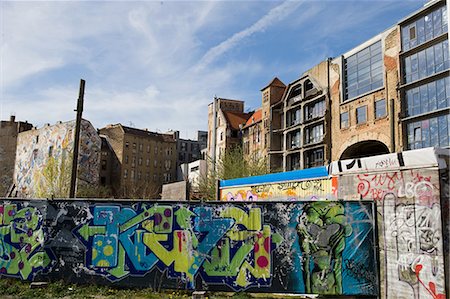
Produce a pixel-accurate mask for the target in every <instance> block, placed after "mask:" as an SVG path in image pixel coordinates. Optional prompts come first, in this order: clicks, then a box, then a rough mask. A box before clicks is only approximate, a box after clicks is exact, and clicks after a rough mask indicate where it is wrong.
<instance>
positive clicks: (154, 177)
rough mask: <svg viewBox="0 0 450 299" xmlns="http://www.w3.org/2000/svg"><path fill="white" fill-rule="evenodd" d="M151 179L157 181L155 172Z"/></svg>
mask: <svg viewBox="0 0 450 299" xmlns="http://www.w3.org/2000/svg"><path fill="white" fill-rule="evenodd" d="M153 181H154V182H156V181H158V176H157V175H156V174H154V175H153Z"/></svg>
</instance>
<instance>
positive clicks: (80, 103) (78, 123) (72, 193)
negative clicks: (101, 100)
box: [69, 79, 86, 198]
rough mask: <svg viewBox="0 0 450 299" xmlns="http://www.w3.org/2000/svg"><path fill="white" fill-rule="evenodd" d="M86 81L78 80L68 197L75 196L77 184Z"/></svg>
mask: <svg viewBox="0 0 450 299" xmlns="http://www.w3.org/2000/svg"><path fill="white" fill-rule="evenodd" d="M85 83H86V81H84V80H83V79H81V80H80V92H79V94H78V103H77V109H76V110H74V111H76V112H77V120H76V123H75V138H74V139H75V140H74V142H73V157H72V176H71V177H70V193H69V198H75V192H76V185H77V171H78V148H79V147H80V130H81V117H82V114H83V102H84V85H85Z"/></svg>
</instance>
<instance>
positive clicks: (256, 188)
mask: <svg viewBox="0 0 450 299" xmlns="http://www.w3.org/2000/svg"><path fill="white" fill-rule="evenodd" d="M336 191H337V179H336V178H326V179H311V180H301V181H292V182H282V183H273V184H260V185H252V186H239V187H227V188H221V189H220V194H221V195H220V200H222V201H257V200H270V201H278V200H283V201H285V200H288V201H296V200H305V201H308V200H333V199H337V197H336Z"/></svg>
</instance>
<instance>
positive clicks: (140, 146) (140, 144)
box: [139, 143, 144, 152]
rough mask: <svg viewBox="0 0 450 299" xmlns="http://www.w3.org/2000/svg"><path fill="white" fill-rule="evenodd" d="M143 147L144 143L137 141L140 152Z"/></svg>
mask: <svg viewBox="0 0 450 299" xmlns="http://www.w3.org/2000/svg"><path fill="white" fill-rule="evenodd" d="M143 148H144V145H143V144H142V143H139V151H140V152H142V150H143Z"/></svg>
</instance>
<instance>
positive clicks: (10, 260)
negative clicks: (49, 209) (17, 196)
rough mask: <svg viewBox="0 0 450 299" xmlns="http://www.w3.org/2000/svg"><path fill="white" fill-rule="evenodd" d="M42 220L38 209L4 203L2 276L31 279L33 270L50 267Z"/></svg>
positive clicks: (0, 224) (0, 235)
mask: <svg viewBox="0 0 450 299" xmlns="http://www.w3.org/2000/svg"><path fill="white" fill-rule="evenodd" d="M42 220H43V219H42V215H41V213H40V212H39V210H37V209H36V208H31V207H27V208H20V206H19V205H15V204H5V205H0V275H1V274H4V275H9V276H13V277H19V278H22V279H30V278H32V274H33V273H36V272H39V271H41V270H48V268H49V265H50V257H49V255H48V252H47V251H46V250H44V246H43V244H44V232H43V229H42Z"/></svg>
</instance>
